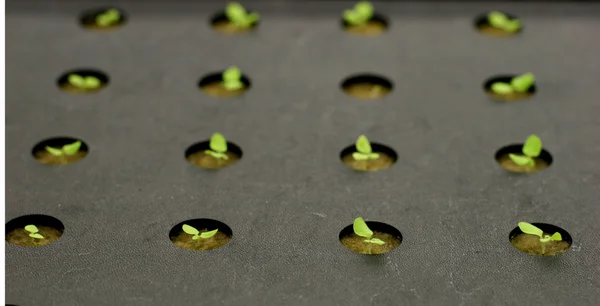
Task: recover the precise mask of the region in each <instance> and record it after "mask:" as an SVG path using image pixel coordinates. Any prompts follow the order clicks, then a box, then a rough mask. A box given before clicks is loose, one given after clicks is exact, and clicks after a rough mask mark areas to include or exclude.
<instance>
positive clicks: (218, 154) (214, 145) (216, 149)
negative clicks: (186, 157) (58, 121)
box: [204, 133, 229, 160]
mask: <svg viewBox="0 0 600 306" xmlns="http://www.w3.org/2000/svg"><path fill="white" fill-rule="evenodd" d="M209 146H210V150H205V151H204V153H205V154H207V155H210V156H212V157H214V158H216V159H217V160H221V159H225V160H228V159H229V156H227V154H225V153H227V140H225V137H223V135H221V134H219V133H214V134H213V135H212V137H211V138H210V144H209Z"/></svg>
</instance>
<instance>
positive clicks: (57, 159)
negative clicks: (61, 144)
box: [35, 150, 87, 165]
mask: <svg viewBox="0 0 600 306" xmlns="http://www.w3.org/2000/svg"><path fill="white" fill-rule="evenodd" d="M86 155H87V152H84V151H77V153H75V154H73V155H62V156H54V155H52V154H50V152H48V151H46V150H42V151H38V152H35V159H36V160H37V161H39V162H40V163H42V164H47V165H66V164H70V163H74V162H76V161H78V160H80V159H83V158H84V157H85V156H86Z"/></svg>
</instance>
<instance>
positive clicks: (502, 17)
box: [487, 11, 521, 33]
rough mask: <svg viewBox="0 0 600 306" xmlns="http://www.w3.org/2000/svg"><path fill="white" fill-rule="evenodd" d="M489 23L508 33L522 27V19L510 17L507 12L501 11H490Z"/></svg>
mask: <svg viewBox="0 0 600 306" xmlns="http://www.w3.org/2000/svg"><path fill="white" fill-rule="evenodd" d="M487 19H488V23H489V24H490V25H491V26H492V27H494V28H497V29H501V30H504V31H506V32H508V33H515V32H517V31H519V29H521V21H520V20H518V19H510V18H509V17H508V16H506V14H504V13H501V12H497V11H494V12H490V13H489V14H488V16H487Z"/></svg>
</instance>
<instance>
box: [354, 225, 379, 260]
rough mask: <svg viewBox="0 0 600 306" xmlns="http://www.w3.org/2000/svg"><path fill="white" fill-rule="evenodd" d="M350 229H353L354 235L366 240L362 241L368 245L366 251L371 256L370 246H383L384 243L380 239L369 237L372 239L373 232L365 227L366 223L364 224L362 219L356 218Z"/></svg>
mask: <svg viewBox="0 0 600 306" xmlns="http://www.w3.org/2000/svg"><path fill="white" fill-rule="evenodd" d="M352 228H353V229H354V233H355V234H356V235H358V236H360V237H364V238H367V239H365V240H363V241H364V242H366V243H368V244H369V249H368V253H369V254H371V245H373V244H377V245H383V244H385V242H384V241H383V240H381V239H378V238H371V237H373V231H371V229H369V227H368V226H367V223H366V222H365V220H363V218H360V217H358V218H356V219H354V224H353V225H352Z"/></svg>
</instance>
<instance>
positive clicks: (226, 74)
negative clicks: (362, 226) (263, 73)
mask: <svg viewBox="0 0 600 306" xmlns="http://www.w3.org/2000/svg"><path fill="white" fill-rule="evenodd" d="M241 78H242V72H241V71H240V69H238V67H236V66H232V67H229V68H227V69H226V70H225V71H223V81H239V80H241Z"/></svg>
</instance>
